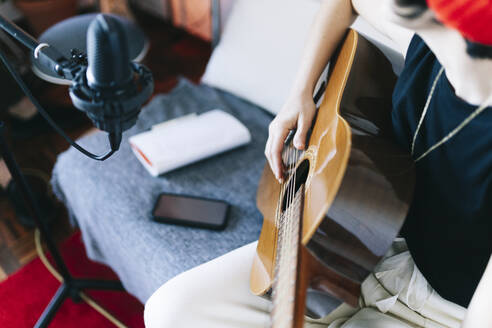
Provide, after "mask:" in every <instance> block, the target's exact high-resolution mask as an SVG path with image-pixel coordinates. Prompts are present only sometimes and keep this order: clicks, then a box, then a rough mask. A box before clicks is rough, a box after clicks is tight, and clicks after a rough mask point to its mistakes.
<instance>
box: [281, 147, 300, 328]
mask: <svg viewBox="0 0 492 328" xmlns="http://www.w3.org/2000/svg"><path fill="white" fill-rule="evenodd" d="M291 154H292V158H291V161H290V173H291V174H290V199H289V215H288V221H287V223H286V225H285V228H286V230H287V231H286V232H287V238H286V242H285V243H284V245H285V244H287V249H286V250H285V252H283V256H284V257H285V260H284V263H283V264H284V267H283V272H284V275H283V290H284V297H283V299H282V301H283V303H284V307H283V309H284V311H287V313H284V315H283V320H284V322H286V323H289V322H291V320H292V308H291V306H292V301H291V298H292V288H291V286H290V284H291V278H292V277H291V275H292V269H293V265H292V260H293V254H292V252H293V248H294V247H295V244H294V243H293V238H292V237H293V232H294V231H293V230H294V229H293V228H294V224H295V223H294V219H295V218H294V214H295V204H294V202H295V188H296V184H295V181H296V180H295V179H296V170H295V165H296V161H297V149H296V148H294V147H292V153H291Z"/></svg>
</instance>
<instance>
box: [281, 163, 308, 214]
mask: <svg viewBox="0 0 492 328" xmlns="http://www.w3.org/2000/svg"><path fill="white" fill-rule="evenodd" d="M308 173H309V161H308V160H307V159H305V160H303V161H302V162H301V164H299V165H298V166H297V169H296V170H295V174H294V172H292V173H290V175H289V178H288V182H287V187H286V188H285V192H284V197H283V200H282V212H283V211H285V210H286V209H287V208H288V207H289V205H290V202H291V201H293V198H294V197H293V196H294V195H295V194H296V193H297V191H298V190H299V188H300V187H301V185H303V184H304V183H305V182H306V179H307V176H308ZM292 188H294V192H292Z"/></svg>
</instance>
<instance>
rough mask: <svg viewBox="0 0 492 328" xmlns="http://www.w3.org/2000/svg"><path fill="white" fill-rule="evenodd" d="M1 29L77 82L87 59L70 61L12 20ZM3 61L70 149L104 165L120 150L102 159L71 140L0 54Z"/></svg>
mask: <svg viewBox="0 0 492 328" xmlns="http://www.w3.org/2000/svg"><path fill="white" fill-rule="evenodd" d="M0 28H1V29H2V30H4V31H5V32H7V33H8V34H10V35H11V36H12V37H13V38H14V39H16V40H17V41H19V42H20V43H22V44H23V45H24V46H25V47H27V48H28V49H29V50H30V51H32V52H33V54H34V57H35V58H36V59H37V60H39V61H40V63H41V64H42V65H44V66H46V67H49V68H50V69H51V70H53V71H54V72H56V74H58V75H59V76H60V77H62V78H65V79H69V80H72V79H74V78H75V76H76V75H77V73H78V72H79V71H80V70H81V69H82V68H83V67H84V59H85V55H84V56H80V54H79V53H75V54H74V56H72V58H71V59H67V58H66V57H65V56H63V55H62V54H61V53H60V52H59V51H58V50H57V49H56V48H54V47H51V46H49V45H48V44H43V43H39V42H38V41H37V40H36V39H35V38H33V37H32V36H31V35H29V34H28V33H27V32H25V31H24V30H23V29H21V28H20V27H19V26H17V25H16V24H15V23H13V22H12V21H10V20H9V19H7V18H5V17H3V16H2V15H0ZM0 60H1V61H2V63H3V64H4V65H5V67H6V68H7V70H8V71H9V73H10V74H11V75H12V77H13V78H14V80H15V81H16V82H17V84H18V85H19V87H20V88H21V89H22V91H23V92H24V94H25V95H26V96H27V97H28V98H29V99H30V100H31V102H32V103H33V105H34V106H35V107H36V109H37V110H38V112H39V114H40V115H41V116H42V117H43V118H44V119H45V120H46V121H47V122H48V124H49V125H50V126H51V127H52V128H53V129H54V130H55V131H56V132H57V133H58V134H60V135H61V136H62V137H63V138H64V139H65V140H66V141H67V142H68V143H69V144H70V145H71V146H73V147H74V148H75V149H77V150H78V151H80V152H81V153H83V154H84V155H86V156H87V157H89V158H91V159H94V160H99V161H104V160H106V159H108V158H109V157H111V155H113V154H114V152H115V151H116V150H117V149H114V147H113V146H112V147H111V150H110V151H108V152H107V153H106V154H103V155H95V154H93V153H91V152H90V151H88V150H86V149H85V148H84V147H82V146H80V145H79V144H78V143H77V142H75V141H74V140H73V139H72V138H70V137H69V136H68V135H67V134H66V133H65V132H64V131H63V130H62V129H61V128H60V127H59V126H58V125H57V124H56V122H55V121H54V120H53V119H52V118H51V116H50V115H49V114H48V112H47V111H46V110H44V108H43V107H42V106H41V104H40V103H39V102H38V101H37V99H36V98H35V97H34V95H33V94H32V93H31V91H30V90H29V88H28V87H27V85H26V84H25V83H24V81H23V80H22V78H21V76H20V74H19V73H18V72H17V71H16V70H15V68H14V67H13V66H12V65H11V64H10V63H9V62H8V59H7V57H6V55H5V54H4V53H3V52H2V51H1V50H0Z"/></svg>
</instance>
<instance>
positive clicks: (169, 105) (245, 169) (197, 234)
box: [52, 79, 272, 302]
mask: <svg viewBox="0 0 492 328" xmlns="http://www.w3.org/2000/svg"><path fill="white" fill-rule="evenodd" d="M214 108H220V109H222V110H225V111H227V112H229V113H231V114H233V115H234V116H235V117H236V118H238V119H239V120H240V121H241V122H242V123H244V124H245V125H246V126H247V127H248V128H249V130H250V132H251V134H252V142H251V143H250V144H249V145H247V146H244V147H241V148H238V149H236V150H233V151H230V152H226V153H223V154H221V155H218V156H215V157H212V158H210V159H206V160H203V161H201V162H198V163H195V164H192V165H189V166H187V167H184V168H181V169H179V170H176V171H173V172H169V173H167V174H164V175H162V176H160V177H158V178H155V177H152V176H151V175H150V174H149V173H147V171H146V170H145V169H144V168H143V166H142V165H141V164H140V163H139V162H138V160H137V159H136V158H135V156H134V155H133V153H132V152H131V149H130V147H129V144H128V137H129V136H131V135H133V134H136V133H138V132H141V131H144V130H147V129H149V128H150V127H151V126H152V125H154V124H156V123H158V122H162V121H164V120H167V119H170V118H174V117H177V116H181V115H184V114H187V113H191V112H197V113H200V112H205V111H208V110H211V109H214ZM271 119H272V117H271V115H270V114H268V113H266V112H264V111H263V110H262V109H261V108H259V107H257V106H254V105H252V104H250V103H247V102H245V101H243V100H241V99H239V98H237V97H235V96H233V95H230V94H228V93H225V92H222V91H219V90H216V89H213V88H210V87H207V86H205V85H194V84H192V83H191V82H189V81H187V80H184V79H182V80H180V82H179V84H178V86H177V87H176V88H175V89H174V90H173V91H172V92H170V93H169V94H164V95H158V96H156V97H154V99H153V100H152V101H151V102H150V103H149V104H148V105H147V106H146V107H145V108H144V109H143V110H142V112H141V114H140V116H139V120H138V122H137V124H136V126H134V127H133V128H132V129H131V130H129V131H128V132H126V133H125V135H124V139H123V142H122V144H121V149H120V150H119V151H118V152H117V153H116V154H115V155H114V156H113V157H112V158H110V159H109V160H107V161H105V162H97V161H94V160H91V159H88V158H86V157H85V156H83V155H82V154H80V153H79V152H78V151H76V150H75V149H72V148H70V149H69V150H67V151H66V152H64V153H63V154H61V155H60V156H59V158H58V160H57V163H56V165H55V168H54V171H53V178H52V185H53V188H54V191H55V193H56V195H57V196H58V197H59V198H60V199H61V200H62V201H63V202H64V203H65V205H66V207H67V208H68V210H69V213H70V215H71V218H72V219H73V220H75V221H76V223H77V224H78V226H79V227H80V229H81V230H82V236H83V240H84V244H85V246H86V249H87V252H88V255H89V257H90V258H91V259H93V260H95V261H98V262H102V263H105V264H107V265H109V266H110V267H111V268H112V269H113V270H114V271H115V272H116V273H117V274H118V276H119V277H120V279H121V281H122V282H123V285H124V286H125V288H126V289H127V290H128V291H129V292H130V293H131V294H133V295H135V296H136V297H137V298H138V299H139V300H140V301H142V302H145V301H146V300H147V299H148V298H149V297H150V295H151V294H152V293H153V292H154V291H155V290H156V289H157V288H158V287H159V286H160V285H162V284H163V283H164V282H166V281H167V280H169V279H170V278H172V277H174V276H176V275H177V274H179V273H181V272H183V271H185V270H188V269H191V268H193V267H194V266H197V265H199V264H201V263H204V262H206V261H209V260H211V259H213V258H215V257H217V256H220V255H222V254H224V253H226V252H228V251H230V250H233V249H235V248H237V247H239V246H242V245H244V244H246V243H249V242H252V241H254V240H256V239H257V238H258V236H259V232H260V228H261V214H260V213H259V212H258V210H257V208H256V204H255V197H256V188H257V184H258V180H259V177H260V174H261V171H262V168H263V166H264V164H265V160H264V156H263V149H264V144H265V141H266V137H267V126H268V123H269V122H270V120H271ZM218 128H220V127H218ZM196 142H197V143H199V142H200V140H196ZM80 143H81V144H82V145H83V146H85V147H87V148H88V149H90V150H93V151H96V152H103V151H105V150H106V149H107V147H108V144H107V137H106V134H105V133H96V134H93V135H90V136H87V137H84V138H82V139H80ZM161 192H172V193H177V194H187V195H195V196H206V197H209V198H216V199H222V200H225V201H227V202H229V203H230V204H231V208H230V211H229V222H228V225H227V228H226V229H225V231H221V232H216V231H209V230H202V229H196V228H188V227H181V226H174V225H166V224H162V223H155V222H152V221H151V210H152V207H153V205H154V202H155V200H156V197H157V195H158V194H159V193H161Z"/></svg>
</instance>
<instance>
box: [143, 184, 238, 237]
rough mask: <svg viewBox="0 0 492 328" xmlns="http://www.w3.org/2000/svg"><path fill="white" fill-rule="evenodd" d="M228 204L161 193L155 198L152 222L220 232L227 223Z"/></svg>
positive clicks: (220, 201)
mask: <svg viewBox="0 0 492 328" xmlns="http://www.w3.org/2000/svg"><path fill="white" fill-rule="evenodd" d="M228 209H229V204H228V203H226V202H224V201H222V200H215V199H208V198H202V197H195V196H185V195H175V194H169V193H162V194H160V195H159V196H158V197H157V201H156V202H155V205H154V209H153V210H152V218H153V220H154V221H157V222H163V223H171V224H179V225H186V226H192V227H196V228H206V229H213V230H222V229H224V228H225V226H226V223H227V212H228Z"/></svg>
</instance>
